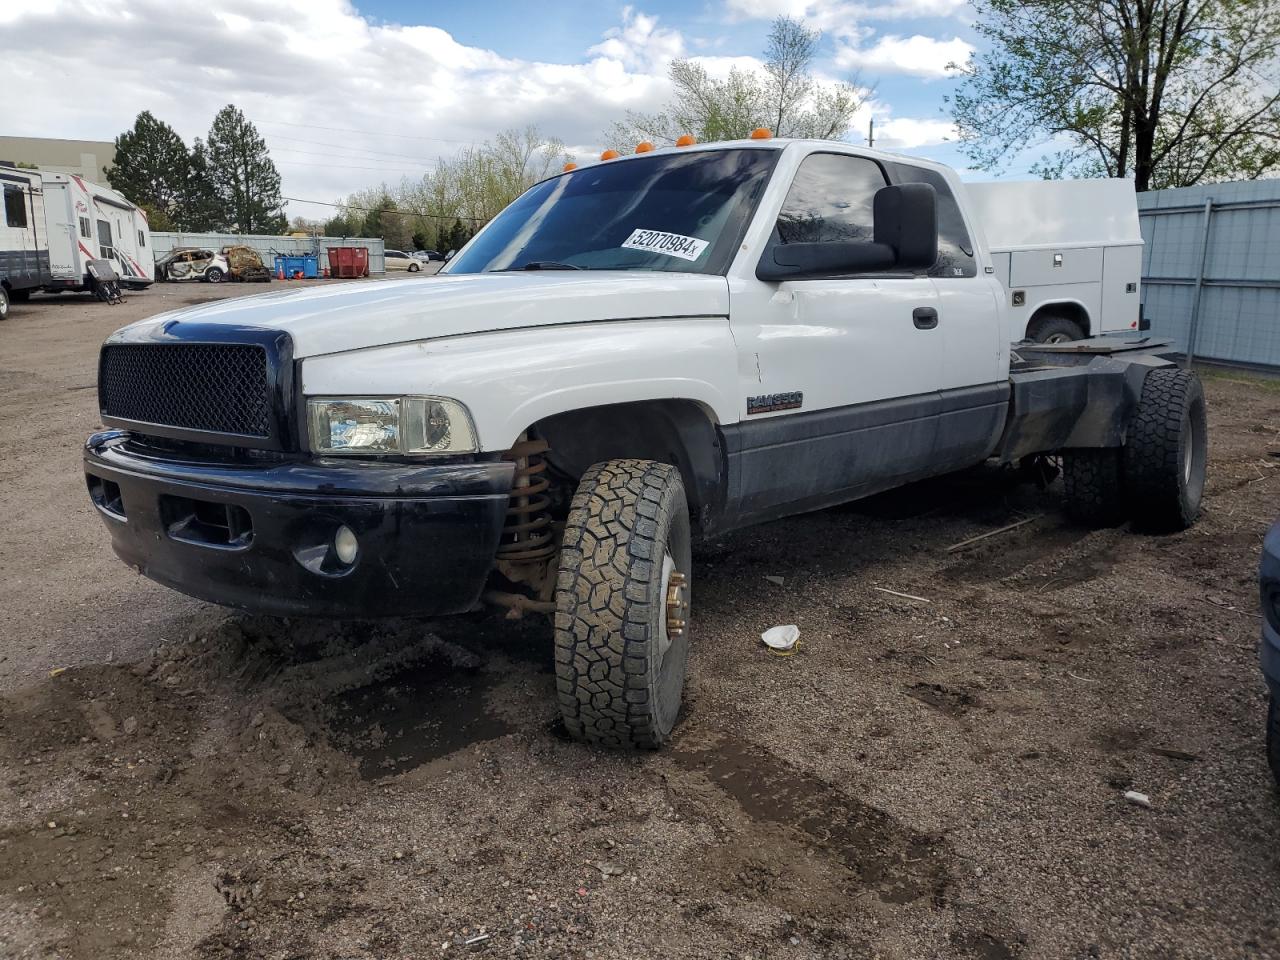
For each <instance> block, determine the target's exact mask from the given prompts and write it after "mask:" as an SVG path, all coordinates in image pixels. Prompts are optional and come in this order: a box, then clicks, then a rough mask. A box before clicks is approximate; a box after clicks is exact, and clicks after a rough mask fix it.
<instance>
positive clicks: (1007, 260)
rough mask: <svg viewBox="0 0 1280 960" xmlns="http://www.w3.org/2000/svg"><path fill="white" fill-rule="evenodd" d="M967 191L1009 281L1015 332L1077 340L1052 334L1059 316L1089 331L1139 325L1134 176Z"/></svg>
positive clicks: (1020, 336) (973, 186)
mask: <svg viewBox="0 0 1280 960" xmlns="http://www.w3.org/2000/svg"><path fill="white" fill-rule="evenodd" d="M965 190H966V192H967V193H968V195H969V200H970V203H971V205H972V209H973V214H974V218H975V219H976V221H977V223H978V224H979V226H980V227H981V230H982V233H983V235H984V236H985V239H986V243H987V249H988V252H989V254H990V256H991V262H992V264H993V265H994V266H995V268H996V276H997V277H998V278H999V279H1000V283H1001V284H1002V285H1003V286H1004V288H1005V301H1004V302H1005V309H1006V311H1007V313H1006V315H1007V317H1008V320H1009V337H1010V339H1012V340H1014V341H1019V340H1026V339H1029V340H1048V341H1049V342H1062V341H1063V340H1067V339H1073V338H1072V337H1067V336H1059V337H1052V336H1049V335H1047V334H1048V331H1047V329H1046V328H1047V326H1048V322H1049V320H1050V319H1053V318H1057V319H1059V320H1062V321H1066V322H1068V323H1071V324H1074V325H1075V326H1076V327H1077V328H1078V329H1079V331H1080V333H1081V334H1083V335H1084V336H1099V335H1102V334H1108V333H1132V332H1134V331H1137V330H1139V328H1140V327H1141V325H1142V321H1141V315H1140V314H1141V295H1142V293H1141V291H1142V287H1141V284H1142V231H1141V229H1140V227H1139V225H1138V203H1137V198H1136V195H1135V194H1134V191H1133V182H1132V181H1131V180H1119V179H1110V180H1038V181H1011V182H997V183H969V184H966V185H965ZM1059 328H1060V329H1061V330H1066V329H1069V328H1067V327H1065V326H1061V325H1059Z"/></svg>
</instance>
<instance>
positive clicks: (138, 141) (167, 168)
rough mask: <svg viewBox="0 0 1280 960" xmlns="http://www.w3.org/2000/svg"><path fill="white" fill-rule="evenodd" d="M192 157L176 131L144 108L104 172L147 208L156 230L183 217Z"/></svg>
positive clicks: (117, 140)
mask: <svg viewBox="0 0 1280 960" xmlns="http://www.w3.org/2000/svg"><path fill="white" fill-rule="evenodd" d="M189 159H190V157H189V154H188V153H187V146H186V144H184V143H183V142H182V138H181V137H180V136H178V133H177V131H175V130H174V129H173V127H171V126H169V125H168V124H167V123H165V122H164V121H163V120H157V119H156V118H155V117H154V116H152V115H151V111H149V110H143V111H142V112H141V113H140V114H138V117H137V119H136V120H134V121H133V127H132V129H129V130H126V131H125V132H124V133H122V134H120V136H118V137H116V156H115V163H114V164H112V165H111V166H110V167H105V168H104V169H103V171H102V172H103V173H104V174H106V177H107V182H108V183H109V184H111V186H112V187H113V188H115V189H116V190H119V191H120V192H121V193H123V194H124V195H125V196H126V197H128V198H129V199H130V200H132V201H133V202H134V203H136V204H137V205H138V206H140V207H142V208H143V209H144V210H145V211H146V212H147V219H148V221H149V222H150V224H151V228H152V229H153V230H167V229H169V227H170V226H171V225H173V224H174V223H178V222H180V221H181V207H182V205H183V202H184V194H185V193H186V188H187V168H188V165H189Z"/></svg>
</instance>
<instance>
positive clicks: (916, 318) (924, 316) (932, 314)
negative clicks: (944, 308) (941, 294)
mask: <svg viewBox="0 0 1280 960" xmlns="http://www.w3.org/2000/svg"><path fill="white" fill-rule="evenodd" d="M911 322H912V323H914V324H915V325H916V329H917V330H932V329H933V328H934V327H936V326H937V325H938V311H937V310H935V309H933V307H916V308H915V309H914V310H912V311H911Z"/></svg>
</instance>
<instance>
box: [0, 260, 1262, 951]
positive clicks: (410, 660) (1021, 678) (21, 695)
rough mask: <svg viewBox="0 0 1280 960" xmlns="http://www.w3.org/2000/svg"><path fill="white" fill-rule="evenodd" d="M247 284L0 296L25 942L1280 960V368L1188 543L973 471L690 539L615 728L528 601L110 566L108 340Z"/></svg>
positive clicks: (1, 743) (1222, 407) (3, 628)
mask: <svg viewBox="0 0 1280 960" xmlns="http://www.w3.org/2000/svg"><path fill="white" fill-rule="evenodd" d="M273 286H276V287H278V286H279V285H278V284H276V285H273ZM242 293H244V291H243V290H242V289H236V288H230V287H223V288H211V287H208V286H185V287H184V286H176V285H169V286H163V287H157V288H155V289H153V290H151V291H148V292H146V293H143V294H136V295H132V296H131V297H130V299H129V302H128V303H127V304H125V305H122V306H118V307H108V306H105V305H102V304H98V303H96V302H93V301H89V300H80V299H71V298H67V299H63V300H61V301H59V300H55V299H52V298H37V299H36V300H33V302H32V303H30V304H28V305H15V308H14V309H13V311H12V314H11V317H10V319H9V320H8V321H6V322H5V323H4V324H0V397H2V398H3V400H4V410H5V414H6V419H5V429H4V455H3V459H2V460H0V500H2V503H3V508H4V509H3V514H2V515H3V517H4V524H5V527H6V530H5V536H4V537H3V538H2V539H0V543H2V544H3V550H2V551H0V956H3V957H24V958H25V957H41V958H43V957H67V958H85V960H89V958H92V960H103V958H114V957H129V958H136V957H199V958H258V957H262V958H278V960H286V958H304V957H305V958H310V957H315V958H337V957H344V958H345V957H380V958H381V957H386V958H408V957H437V956H453V955H459V954H463V955H472V954H474V955H476V956H494V957H499V956H501V957H507V956H514V957H555V958H561V957H574V958H588V957H591V958H602V960H603V958H615V957H616V958H637V960H640V958H644V960H649V958H655V957H681V958H684V957H691V958H703V957H705V958H734V960H741V958H747V957H750V958H764V957H783V958H840V957H849V958H862V957H882V958H903V960H906V958H925V957H929V958H934V957H939V958H976V960H1002V958H1030V957H1036V958H1094V957H1107V958H1110V957H1134V958H1139V957H1141V958H1147V957H1157V958H1172V957H1187V958H1192V957H1195V958H1203V957H1214V958H1229V957H1275V956H1280V843H1278V842H1277V837H1278V835H1280V805H1278V804H1277V799H1276V792H1275V790H1274V788H1273V786H1272V783H1271V778H1270V775H1269V773H1268V771H1267V769H1266V765H1265V763H1264V760H1263V744H1262V732H1263V713H1264V708H1265V700H1264V695H1263V687H1262V683H1261V680H1260V676H1259V673H1258V668H1257V663H1256V653H1255V645H1256V641H1257V636H1258V629H1259V621H1258V618H1257V596H1256V592H1255V591H1256V588H1255V581H1254V577H1255V572H1256V568H1257V560H1258V551H1259V545H1260V542H1261V538H1262V535H1263V532H1264V530H1265V529H1266V526H1267V524H1268V523H1269V522H1270V521H1271V520H1273V519H1274V518H1275V516H1276V515H1277V514H1278V513H1280V476H1278V475H1280V390H1277V389H1276V387H1275V385H1274V384H1271V385H1266V384H1259V383H1258V382H1251V381H1247V380H1243V379H1240V378H1237V377H1224V376H1218V377H1214V378H1210V379H1208V380H1207V381H1206V386H1207V389H1208V393H1209V399H1210V422H1211V429H1212V439H1211V454H1212V464H1211V473H1210V479H1209V486H1208V495H1207V502H1206V507H1205V516H1204V519H1203V520H1202V521H1201V523H1200V524H1199V525H1198V526H1196V527H1195V528H1194V529H1192V530H1190V531H1189V532H1187V533H1184V534H1179V535H1175V536H1167V537H1151V536H1141V535H1138V534H1135V533H1133V532H1131V531H1129V530H1128V529H1125V528H1120V529H1114V530H1102V531H1095V532H1086V531H1083V530H1079V529H1075V528H1073V527H1071V526H1069V525H1068V524H1067V523H1066V522H1065V520H1064V519H1063V516H1062V512H1061V504H1060V491H1059V490H1058V489H1057V488H1051V489H1050V490H1049V491H1047V492H1042V491H1039V490H1037V489H1035V488H1034V487H1032V486H1028V485H1017V484H1015V483H1013V482H1012V481H1011V479H1010V478H1009V477H1007V476H1006V475H1004V474H1001V473H998V472H995V471H989V470H980V471H975V472H972V473H969V474H965V475H963V476H958V477H955V478H949V479H947V480H945V481H942V482H933V483H928V484H921V485H917V486H914V487H911V488H909V489H906V490H903V491H899V492H896V493H894V494H892V495H888V496H884V497H879V498H876V499H875V500H873V501H869V502H866V503H863V504H858V505H854V506H851V507H845V508H841V509H837V510H829V511H826V512H823V513H816V514H812V515H808V516H803V517H797V518H792V519H788V520H784V521H780V522H777V523H773V524H769V525H767V526H763V527H759V528H756V529H753V530H749V531H745V532H742V533H739V534H736V535H733V536H730V537H727V538H725V539H723V540H721V541H717V542H714V543H711V544H707V545H704V546H703V547H701V548H700V549H699V550H698V551H697V553H696V555H695V569H694V576H693V583H694V595H695V621H694V634H693V654H692V661H691V665H690V681H689V689H688V705H687V714H686V717H685V719H684V721H683V725H682V726H681V728H680V730H679V734H678V737H677V739H676V742H675V744H674V746H673V747H672V748H671V749H669V750H667V751H665V752H663V753H659V754H656V755H645V756H626V755H615V754H608V753H602V752H597V751H593V750H590V749H586V748H584V747H582V746H579V745H577V744H574V743H571V742H567V741H566V740H565V738H564V737H563V735H562V733H561V732H560V731H559V729H558V726H557V723H556V715H555V703H554V684H553V681H552V675H551V673H550V665H551V652H550V636H549V630H548V629H547V628H546V626H545V625H544V624H543V623H542V622H540V621H535V620H529V621H525V622H523V623H521V624H508V623H505V622H503V621H502V620H500V619H499V618H497V617H496V616H489V615H474V616H469V617H462V618H455V619H451V620H441V621H433V622H395V623H376V624H375V623H370V624H342V625H340V624H334V623H327V622H304V621H281V620H270V619H263V618H253V617H247V616H243V615H240V614H234V613H229V612H227V611H225V610H222V609H220V608H217V607H214V606H211V605H208V604H204V603H200V602H197V601H195V600H190V599H188V598H186V597H183V596H180V595H179V594H176V593H173V592H170V591H168V590H166V589H164V588H162V587H159V586H157V585H154V584H152V583H150V582H148V581H146V580H144V579H141V578H140V577H138V576H137V575H135V574H134V573H133V572H131V571H130V570H129V569H128V568H126V567H125V566H124V565H123V564H121V563H119V562H118V561H117V560H115V559H114V557H113V556H112V555H111V551H110V549H109V547H108V538H107V535H106V532H105V530H104V529H103V528H102V523H101V521H100V520H99V519H98V517H97V516H96V515H95V513H94V511H93V510H92V509H91V507H90V504H89V500H88V497H87V496H86V494H85V490H84V482H83V479H82V473H81V468H80V459H79V458H80V452H79V448H80V445H81V443H82V442H83V439H84V438H85V436H87V435H88V434H89V433H90V432H91V431H92V430H94V429H95V427H97V426H98V420H97V412H96V397H95V391H94V379H95V369H96V357H97V349H98V345H99V343H100V342H101V340H102V338H103V337H104V336H105V335H106V334H108V333H109V332H111V331H112V330H113V329H115V328H116V327H117V326H120V325H122V324H123V323H125V322H126V321H128V320H131V319H135V318H139V317H145V316H149V315H151V314H154V313H156V312H158V311H160V310H164V309H169V308H172V307H175V306H179V305H181V304H183V303H188V302H194V301H196V300H200V299H205V298H209V297H216V296H226V295H239V294H242ZM1028 518H1031V519H1032V522H1030V523H1027V524H1025V525H1023V526H1021V527H1019V528H1017V529H1016V530H1013V531H1011V532H1008V533H1005V534H1002V535H999V536H996V537H992V538H990V539H988V540H985V541H981V542H979V543H978V544H975V545H974V546H973V547H972V548H969V549H961V550H957V551H953V552H949V551H948V549H947V548H948V546H949V545H952V544H955V543H958V542H959V541H962V540H965V539H966V538H968V537H972V536H975V535H977V534H980V533H983V532H986V531H990V530H994V529H996V528H998V527H1001V526H1004V525H1006V524H1010V523H1013V522H1015V521H1017V520H1020V519H1028ZM768 578H781V583H777V582H775V581H774V580H772V579H768ZM877 588H883V590H891V591H897V592H898V593H903V594H910V595H914V596H915V597H919V598H924V599H921V600H915V599H909V598H906V597H899V596H896V595H895V594H892V593H888V592H882V590H880V589H877ZM784 623H795V624H798V625H799V627H800V630H801V646H800V650H799V653H798V655H796V656H794V657H791V658H788V659H780V658H776V657H773V656H771V655H769V654H768V653H767V652H766V651H765V650H764V648H763V647H762V645H761V644H760V642H759V634H760V632H761V631H762V630H763V629H765V628H767V627H770V626H773V625H775V624H784ZM1130 789H1133V790H1138V791H1141V792H1143V793H1146V794H1148V795H1149V796H1150V802H1151V806H1150V809H1143V808H1141V807H1138V806H1134V805H1132V804H1129V803H1126V802H1125V800H1124V799H1123V794H1124V792H1125V791H1126V790H1130Z"/></svg>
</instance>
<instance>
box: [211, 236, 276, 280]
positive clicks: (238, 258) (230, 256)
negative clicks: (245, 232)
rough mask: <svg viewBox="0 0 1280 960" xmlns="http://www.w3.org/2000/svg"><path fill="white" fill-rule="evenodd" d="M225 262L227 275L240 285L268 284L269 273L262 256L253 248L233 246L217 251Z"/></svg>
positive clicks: (240, 245) (241, 245)
mask: <svg viewBox="0 0 1280 960" xmlns="http://www.w3.org/2000/svg"><path fill="white" fill-rule="evenodd" d="M218 252H219V253H220V254H221V255H222V257H223V259H224V260H226V261H227V275H228V276H229V277H230V278H231V279H232V280H235V281H238V282H240V283H270V282H271V271H270V270H268V269H267V267H266V265H265V264H264V263H263V262H262V255H261V254H260V253H258V251H257V250H255V249H253V247H247V246H245V245H243V244H234V245H231V246H226V247H223V248H222V249H221V250H220V251H218Z"/></svg>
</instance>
